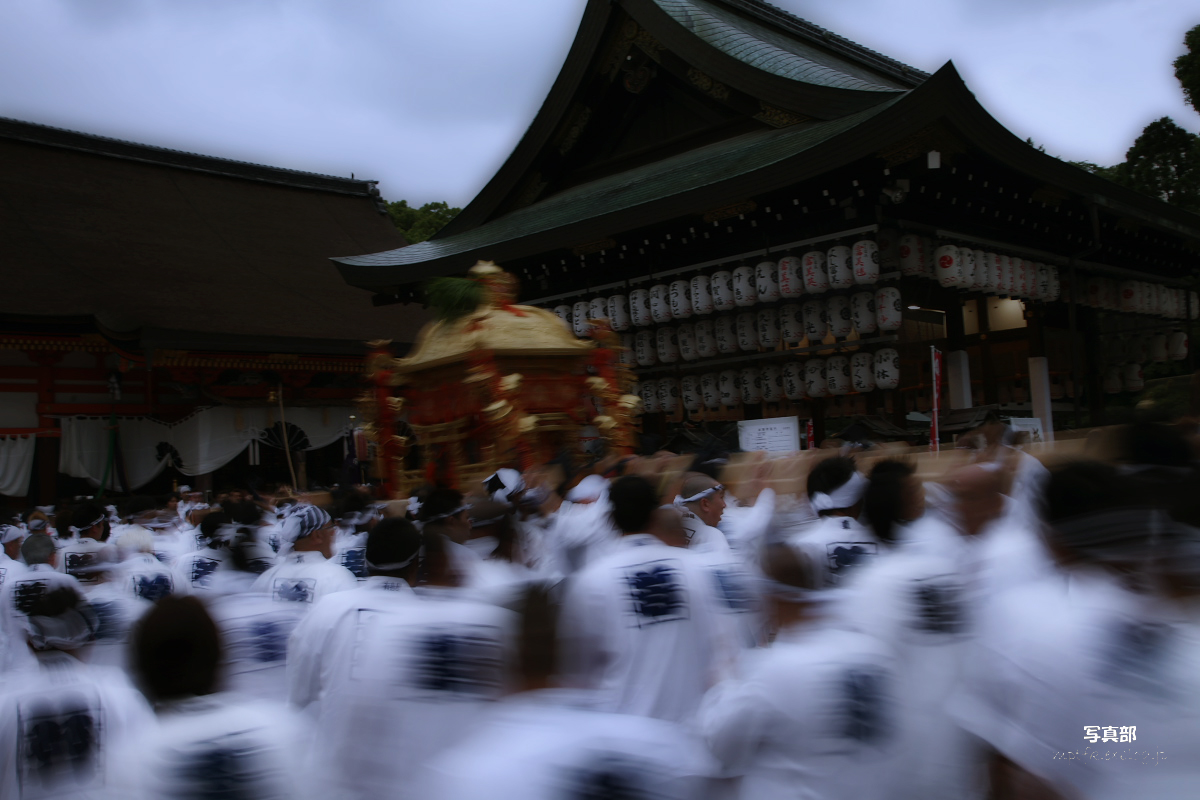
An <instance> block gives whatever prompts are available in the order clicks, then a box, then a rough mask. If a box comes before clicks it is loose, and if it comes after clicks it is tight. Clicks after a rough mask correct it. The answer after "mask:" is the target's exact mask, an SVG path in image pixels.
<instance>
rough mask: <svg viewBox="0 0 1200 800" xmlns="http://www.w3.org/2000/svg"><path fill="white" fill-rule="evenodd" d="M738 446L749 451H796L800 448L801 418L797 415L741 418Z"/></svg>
mask: <svg viewBox="0 0 1200 800" xmlns="http://www.w3.org/2000/svg"><path fill="white" fill-rule="evenodd" d="M738 446H739V447H741V448H742V449H743V450H745V451H747V452H749V451H754V450H764V451H766V452H768V453H794V452H796V451H797V450H799V449H800V420H799V419H798V418H796V417H776V418H774V419H748V420H740V421H738Z"/></svg>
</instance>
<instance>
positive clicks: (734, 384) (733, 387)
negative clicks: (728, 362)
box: [720, 369, 742, 406]
mask: <svg viewBox="0 0 1200 800" xmlns="http://www.w3.org/2000/svg"><path fill="white" fill-rule="evenodd" d="M720 387H721V405H723V406H734V405H737V403H738V401H739V400H741V398H742V396H741V392H740V390H739V389H738V373H737V370H736V369H725V370H721V375H720Z"/></svg>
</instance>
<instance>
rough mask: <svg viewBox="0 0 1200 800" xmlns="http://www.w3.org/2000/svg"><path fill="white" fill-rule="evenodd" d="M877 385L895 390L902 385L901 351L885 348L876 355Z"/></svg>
mask: <svg viewBox="0 0 1200 800" xmlns="http://www.w3.org/2000/svg"><path fill="white" fill-rule="evenodd" d="M875 385H876V386H877V387H878V388H880V389H895V388H896V387H897V386H899V385H900V351H898V350H895V349H893V348H891V347H885V348H884V349H882V350H878V351H876V353H875Z"/></svg>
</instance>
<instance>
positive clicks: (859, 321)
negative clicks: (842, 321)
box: [850, 292, 879, 336]
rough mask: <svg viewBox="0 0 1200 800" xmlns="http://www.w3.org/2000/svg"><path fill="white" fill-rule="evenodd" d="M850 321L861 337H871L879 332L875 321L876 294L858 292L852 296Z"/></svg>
mask: <svg viewBox="0 0 1200 800" xmlns="http://www.w3.org/2000/svg"><path fill="white" fill-rule="evenodd" d="M850 319H851V320H852V321H853V323H854V330H856V331H858V335H859V336H869V335H870V334H872V333H875V331H877V330H879V323H878V322H877V321H876V320H875V293H874V292H856V293H855V294H853V295H851V296H850Z"/></svg>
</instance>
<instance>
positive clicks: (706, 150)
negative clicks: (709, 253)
mask: <svg viewBox="0 0 1200 800" xmlns="http://www.w3.org/2000/svg"><path fill="white" fill-rule="evenodd" d="M904 96H906V95H905V94H899V95H897V97H896V98H892V99H889V100H887V101H886V102H883V103H880V104H879V105H876V106H873V107H871V108H869V109H867V110H865V111H861V112H859V113H857V114H851V115H849V116H846V117H842V118H839V119H835V120H830V121H826V122H811V123H806V124H801V125H794V126H792V127H790V128H780V129H772V130H763V131H756V132H754V133H748V134H744V135H742V136H738V137H735V138H732V139H728V140H726V141H723V142H719V143H716V144H712V145H708V146H706V147H700V148H697V149H695V150H690V151H688V152H685V153H680V154H679V155H676V156H673V157H671V158H667V159H663V160H662V161H658V162H655V163H653V164H648V165H646V166H644V167H640V168H638V169H633V170H629V171H627V172H622V173H618V174H616V175H610V176H607V177H604V178H601V179H599V180H596V181H592V182H591V183H585V184H582V185H580V186H575V187H572V188H570V189H567V190H565V191H563V192H560V193H559V194H556V195H553V196H551V197H548V198H546V199H545V200H542V201H540V202H537V203H535V204H533V205H531V206H527V207H525V208H522V209H518V210H517V211H513V212H511V213H509V214H505V215H504V216H502V217H498V218H497V219H495V220H493V221H491V222H489V223H487V224H485V225H481V226H480V227H478V228H473V229H471V230H469V231H464V232H463V233H460V234H457V235H455V236H449V237H447V238H445V239H431V240H429V241H426V242H421V243H420V244H414V245H409V246H408V247H401V248H399V249H396V250H387V251H384V252H381V253H370V254H367V255H361V256H347V257H342V258H334V259H333V260H334V261H335V262H337V263H338V264H340V265H344V266H343V267H342V273H343V276H344V277H345V278H346V280H347V281H348V282H349V283H351V284H354V285H368V286H378V285H383V278H384V276H383V274H382V273H381V272H376V271H374V270H363V271H360V270H359V269H355V268H363V267H368V268H369V267H376V268H378V267H403V266H408V265H416V264H422V263H425V262H429V261H434V260H438V259H443V258H448V257H453V256H458V255H464V254H468V253H472V252H475V251H479V250H482V249H484V248H487V247H490V246H494V245H496V244H498V243H501V242H508V241H512V240H515V239H521V238H524V237H528V236H532V235H535V234H538V233H542V232H545V231H552V230H554V229H556V228H561V227H563V226H565V225H569V224H572V223H577V222H580V221H583V220H588V219H596V218H599V217H603V216H605V215H608V214H612V213H615V212H619V211H623V210H627V209H632V208H636V207H637V206H640V205H643V204H646V203H650V202H652V201H655V200H659V199H662V198H666V197H670V196H672V195H677V194H682V193H684V192H687V191H690V190H693V189H697V188H701V187H704V186H709V185H712V184H717V183H721V182H723V181H725V180H728V179H729V178H732V177H736V176H738V175H743V174H746V173H750V172H755V171H758V170H762V169H764V168H767V167H770V166H771V165H772V164H775V163H777V162H780V161H783V160H784V159H787V158H790V157H792V156H795V155H796V154H797V153H800V152H803V151H805V150H807V149H809V148H811V147H814V146H815V145H818V144H820V143H821V142H824V141H826V140H828V139H832V138H833V137H836V136H838V135H839V134H841V133H843V132H845V131H848V130H850V129H851V128H855V127H857V126H859V125H861V124H862V123H863V122H865V121H866V120H869V119H870V118H872V117H874V116H875V115H876V114H878V113H880V112H881V111H883V110H884V109H886V108H889V107H891V106H892V105H893V104H894V103H895V102H896V100H897V99H899V98H900V97H904ZM368 271H369V272H371V273H372V274H371V275H369V276H368V275H367V274H366V273H367V272H368ZM391 277H392V279H393V283H394V284H402V283H406V282H409V281H412V280H419V279H421V278H423V277H425V275H424V274H422V273H421V272H420V270H414V271H413V272H412V274H407V273H405V274H396V275H394V276H391Z"/></svg>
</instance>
